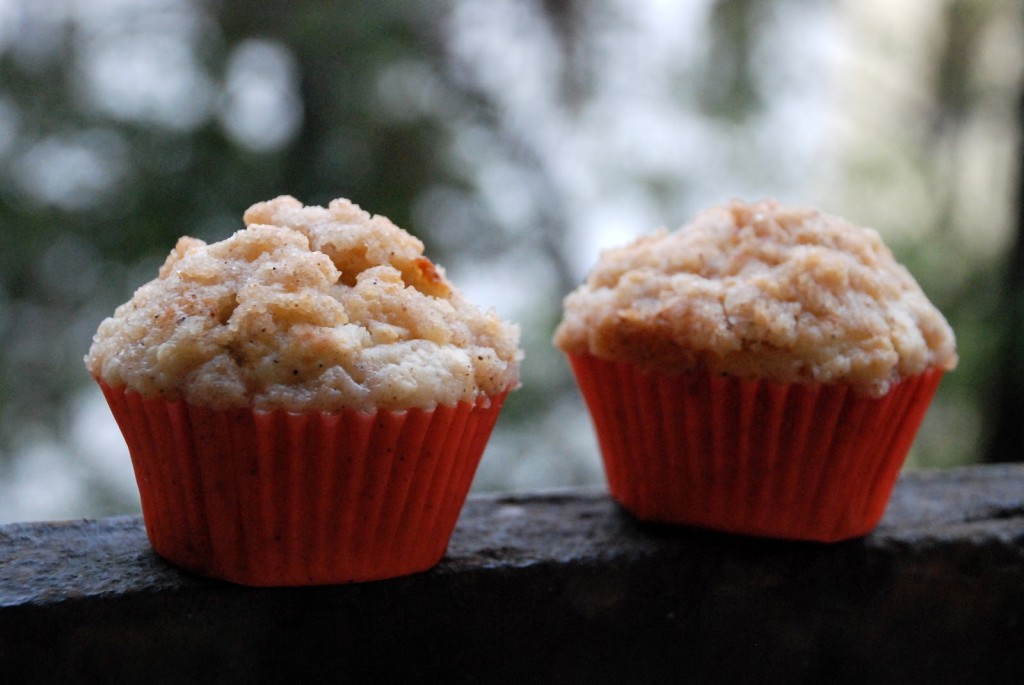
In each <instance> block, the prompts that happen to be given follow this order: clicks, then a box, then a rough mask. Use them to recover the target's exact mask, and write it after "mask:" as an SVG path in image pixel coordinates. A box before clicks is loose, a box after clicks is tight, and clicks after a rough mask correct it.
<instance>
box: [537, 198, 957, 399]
mask: <svg viewBox="0 0 1024 685" xmlns="http://www.w3.org/2000/svg"><path fill="white" fill-rule="evenodd" d="M564 310H565V313H564V318H563V321H562V322H561V324H560V325H559V327H558V329H557V331H556V333H555V342H556V344H557V345H558V346H559V347H560V348H561V349H562V350H564V351H566V352H569V353H590V354H592V355H594V356H597V357H600V358H604V359H610V360H617V361H625V362H631V363H635V364H637V365H640V366H641V367H644V368H647V369H650V370H659V371H661V372H670V373H672V372H679V371H684V370H689V369H694V368H706V369H709V370H711V371H713V372H720V373H726V374H731V375H736V376H741V377H752V376H753V377H760V378H766V379H769V380H773V381H777V382H782V383H792V382H819V383H830V382H836V381H842V382H847V383H851V384H853V385H854V386H855V387H857V388H858V390H860V391H862V392H864V393H866V394H869V395H872V396H881V395H884V394H886V393H887V392H888V390H889V388H890V386H891V385H892V383H893V382H895V381H897V380H898V379H899V378H900V377H905V376H911V375H915V374H918V373H921V372H923V371H924V370H925V369H926V368H928V367H930V366H936V367H941V368H943V369H952V368H953V367H954V366H956V362H957V356H956V349H955V348H956V343H955V339H954V336H953V332H952V330H951V329H950V327H949V324H948V323H947V322H946V320H945V318H943V316H942V314H941V313H939V311H938V310H937V309H936V308H935V307H934V306H933V305H932V304H931V302H929V301H928V299H927V297H926V296H925V295H924V293H923V292H922V291H921V288H920V287H919V286H918V284H917V282H916V281H915V280H914V278H913V277H912V276H911V275H910V273H909V272H908V271H907V270H906V269H905V268H904V267H903V266H901V265H900V264H898V263H897V262H896V260H895V259H894V257H893V255H892V253H891V252H890V250H889V249H888V248H887V247H886V246H885V245H884V244H883V243H882V240H881V238H880V237H879V235H878V233H877V232H876V231H874V230H872V229H869V228H860V227H857V226H854V225H852V224H850V223H849V222H847V221H844V220H843V219H840V218H837V217H834V216H829V215H827V214H824V213H821V212H818V211H816V210H813V209H804V208H790V207H783V206H781V205H779V204H778V203H776V202H774V201H764V202H758V203H753V204H741V203H738V202H734V203H732V204H729V205H726V206H723V207H716V208H713V209H710V210H707V211H705V212H703V213H701V214H699V215H697V216H696V217H695V218H694V219H693V221H692V222H691V223H689V224H688V225H686V226H684V227H682V228H681V229H679V230H678V231H674V232H666V231H664V230H662V231H659V232H657V233H655V234H654V235H650V236H647V237H643V238H640V239H638V240H636V241H634V242H632V243H631V244H629V245H626V246H624V247H621V248H618V249H613V250H609V251H607V252H605V253H603V254H602V256H601V259H600V260H599V263H598V264H597V265H596V266H595V268H594V269H593V270H592V271H591V273H590V274H589V275H588V277H587V279H586V282H585V283H584V284H583V285H582V286H580V287H579V288H578V289H577V290H575V291H574V292H573V293H571V294H569V295H568V296H567V297H566V299H565V306H564Z"/></svg>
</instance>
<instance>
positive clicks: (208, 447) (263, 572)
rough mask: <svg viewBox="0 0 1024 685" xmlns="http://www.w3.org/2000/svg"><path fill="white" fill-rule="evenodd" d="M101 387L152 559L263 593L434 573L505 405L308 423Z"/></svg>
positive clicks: (326, 417)
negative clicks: (125, 453)
mask: <svg viewBox="0 0 1024 685" xmlns="http://www.w3.org/2000/svg"><path fill="white" fill-rule="evenodd" d="M100 386H101V387H102V389H103V393H104V395H105V396H106V399H107V402H108V404H109V405H110V408H111V411H112V412H113V414H114V417H115V419H116V420H117V423H118V425H119V427H120V428H121V431H122V433H123V434H124V438H125V441H126V442H127V444H128V449H129V452H130V453H131V458H132V463H133V466H134V468H135V476H136V480H137V482H138V486H139V493H140V497H141V503H142V514H143V518H144V520H145V524H146V532H147V534H148V536H149V539H150V542H151V544H152V545H153V548H154V549H155V550H156V552H157V553H158V554H160V555H161V556H162V557H164V558H165V559H167V560H168V561H170V562H172V563H174V564H176V565H177V566H180V567H182V568H184V569H187V570H189V571H192V572H195V573H198V574H201V575H205V576H210V577H216V578H222V579H225V580H229V581H232V582H235V583H240V584H244V585H263V586H270V585H317V584H329V583H344V582H354V581H368V580H380V579H384V578H391V577H395V576H401V575H407V574H410V573H416V572H419V571H424V570H427V569H429V568H431V567H432V566H434V565H436V564H437V563H438V562H439V561H440V560H441V557H442V556H443V555H444V552H445V549H446V548H447V546H448V541H449V539H450V538H451V534H452V531H453V530H454V528H455V523H456V521H457V519H458V517H459V513H460V511H461V509H462V505H463V504H464V503H465V499H466V496H467V494H468V492H469V487H470V483H471V481H472V479H473V475H474V474H475V472H476V468H477V466H478V464H479V462H480V457H481V455H482V454H483V450H484V447H485V446H486V443H487V440H488V438H489V437H490V434H491V430H492V428H493V427H494V424H495V422H496V421H497V418H498V414H499V412H500V411H501V406H502V403H503V402H504V399H505V396H506V394H507V393H503V394H501V395H499V396H496V397H491V398H481V399H480V400H478V401H477V402H476V404H469V403H466V402H463V403H460V404H458V405H456V406H454V407H447V406H438V407H437V408H436V409H435V410H433V411H424V410H421V409H410V410H408V411H401V412H398V411H384V410H379V411H377V412H375V413H362V412H357V411H352V410H344V411H341V412H338V413H303V414H299V413H289V412H286V411H281V410H278V411H272V412H259V411H252V410H249V409H228V410H212V409H209V408H205V407H199V406H195V405H190V404H187V403H185V402H181V401H166V400H163V399H160V398H147V397H143V396H141V395H139V394H138V393H135V392H131V391H126V390H125V389H124V388H123V387H111V386H109V385H107V384H106V383H104V382H102V381H100Z"/></svg>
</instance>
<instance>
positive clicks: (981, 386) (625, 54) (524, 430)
mask: <svg viewBox="0 0 1024 685" xmlns="http://www.w3.org/2000/svg"><path fill="white" fill-rule="evenodd" d="M1022 36H1024V6H1022V5H1021V3H1020V2H1018V1H1017V0H947V1H942V0H922V1H920V2H917V1H915V2H898V3H897V2H889V0H686V1H680V2H672V1H671V0H422V1H399V0H375V1H372V2H371V1H366V2H353V1H349V0H327V1H324V0H295V1H292V2H287V3H283V2H270V1H264V0H218V1H213V0H208V1H206V2H199V1H198V0H77V1H73V0H47V1H46V2H38V1H36V0H0V522H4V521H15V520H38V519H52V518H70V517H81V516H97V515H103V514H109V513H131V512H136V511H138V502H137V494H136V492H135V486H134V482H133V480H132V475H131V467H130V464H129V461H128V456H127V451H126V449H125V447H124V444H123V442H122V440H121V437H120V434H119V433H118V432H117V429H116V426H114V424H113V421H112V419H111V418H110V416H109V413H108V412H107V409H106V406H105V405H104V404H103V400H102V398H101V396H100V394H99V391H98V389H97V388H96V387H94V384H93V383H92V381H91V380H90V379H89V377H88V376H87V374H86V372H85V370H84V367H83V365H82V356H83V355H84V353H85V351H86V350H87V348H88V346H89V342H90V339H91V336H92V333H93V332H94V331H95V329H96V327H97V325H98V324H99V322H100V321H101V320H102V318H103V317H105V316H107V315H108V314H110V313H111V312H112V311H113V309H114V307H115V306H116V305H117V304H119V303H121V302H122V301H124V300H126V299H127V298H128V297H129V296H130V295H131V293H132V291H133V290H134V289H135V288H136V287H138V286H139V285H141V284H142V283H143V282H145V281H147V280H149V279H151V278H152V277H153V276H155V273H156V269H157V266H158V265H159V264H160V263H161V262H162V260H163V258H164V257H165V256H166V254H167V252H168V251H169V250H170V249H171V247H172V246H173V245H174V242H175V240H176V239H177V237H178V236H180V235H183V234H187V235H193V236H196V237H199V238H203V239H205V240H207V241H216V240H220V239H222V238H225V237H227V236H228V235H229V234H230V233H232V232H233V231H235V230H237V229H238V228H240V227H241V214H242V212H243V211H244V210H245V208H246V207H248V206H249V205H250V204H252V203H253V202H256V201H259V200H264V199H269V198H271V197H274V196H276V195H280V194H290V195H294V196H295V197H297V198H299V199H301V200H302V201H304V202H306V203H315V204H325V203H326V202H328V201H329V200H331V199H332V198H335V197H348V198H350V199H352V200H354V201H355V202H357V203H358V204H360V205H361V206H363V207H364V208H365V209H367V210H368V211H371V212H373V213H379V214H384V215H386V216H388V217H390V218H391V219H392V220H394V221H395V222H396V223H398V224H399V225H400V226H403V227H405V228H407V229H408V230H409V231H410V232H412V233H414V234H415V235H417V236H419V237H420V238H421V239H422V240H423V241H424V242H425V243H426V244H427V250H428V252H427V253H428V255H430V256H431V257H432V258H433V259H434V261H437V262H439V263H441V264H443V265H444V266H445V267H446V268H447V270H448V273H449V275H450V277H451V278H452V280H453V281H455V283H456V284H458V285H459V286H460V287H461V288H462V289H463V290H464V291H466V293H467V295H468V296H469V297H470V298H471V299H473V300H475V301H476V302H478V303H480V304H482V305H484V306H491V307H494V308H495V309H496V310H497V311H498V312H499V313H501V314H502V315H503V316H504V317H506V318H510V319H513V320H516V321H518V322H519V323H520V324H521V326H522V329H523V334H524V338H523V343H524V347H525V350H526V360H525V365H524V377H523V387H522V389H521V390H520V391H519V392H517V393H515V394H514V395H513V396H512V397H511V399H510V401H509V403H508V407H507V410H506V411H505V413H504V414H503V416H502V419H501V421H500V423H499V426H498V429H497V432H496V434H495V436H494V438H493V439H492V441H491V444H490V446H489V448H488V451H487V453H486V454H485V456H484V460H483V463H482V465H481V468H480V471H479V474H478V477H477V479H476V481H475V483H474V489H475V490H476V491H484V490H496V489H506V490H508V489H514V490H521V489H534V488H543V487H557V486H567V485H577V484H594V483H600V482H602V474H601V469H600V464H599V459H598V456H597V448H596V444H595V441H594V438H593V436H592V434H591V432H590V426H589V423H588V419H587V417H586V414H585V412H584V410H583V408H582V405H581V402H580V400H579V397H578V395H577V393H576V390H575V387H574V385H573V383H572V381H571V377H570V374H569V370H568V367H567V365H566V364H565V363H564V361H563V359H562V358H561V356H560V355H559V353H557V351H556V350H555V349H554V348H553V347H552V346H551V344H550V336H551V333H552V331H553V328H554V326H555V324H556V323H557V321H558V318H559V316H560V307H561V299H562V297H563V295H564V294H565V293H566V292H567V291H568V290H570V289H571V288H572V287H574V286H575V285H576V284H577V283H579V282H580V281H581V280H582V278H583V276H584V274H585V272H586V270H587V268H588V266H589V265H590V264H592V263H593V261H594V260H595V259H596V257H597V254H598V252H599V250H601V249H603V248H606V247H609V246H612V245H615V244H618V243H622V242H624V241H626V240H628V239H630V238H632V237H634V236H636V235H639V234H642V233H647V232H650V231H651V230H653V229H654V228H656V227H659V226H667V227H670V228H674V227H676V226H678V225H680V224H682V223H684V222H685V221H686V220H687V219H688V218H689V217H690V216H691V215H692V214H693V213H694V212H696V211H698V210H699V209H702V208H703V207H705V206H707V205H711V204H717V203H721V202H724V201H727V200H729V199H732V198H741V199H757V198H761V197H767V196H773V197H777V198H778V199H780V200H782V201H784V202H789V203H798V204H808V205H816V206H819V207H821V208H823V209H825V210H827V211H829V212H831V213H835V214H839V215H843V216H845V217H847V218H849V219H851V220H853V221H854V222H857V223H861V224H865V225H870V226H873V227H875V228H877V229H878V230H879V231H880V232H881V233H882V235H883V237H884V238H885V240H886V241H887V243H888V244H889V245H890V246H891V247H892V248H893V250H894V251H895V252H896V253H897V255H898V257H899V258H900V259H901V260H902V261H904V262H905V263H906V264H907V265H908V267H909V268H910V269H911V271H912V272H913V273H914V274H915V275H916V276H917V278H918V280H919V281H920V282H921V284H922V286H923V287H924V289H925V291H926V292H927V293H928V294H929V296H930V297H931V298H932V300H933V301H934V302H935V303H936V304H937V305H938V306H939V308H940V309H941V310H942V311H943V312H945V313H946V314H947V316H948V318H949V320H950V322H951V323H952V324H953V327H954V328H955V330H956V332H957V335H958V339H959V346H960V353H961V364H960V367H959V369H958V370H957V371H956V372H955V373H953V374H950V375H948V376H947V378H946V380H945V381H944V382H943V385H942V387H941V389H940V391H939V394H938V397H937V399H936V401H935V404H934V405H933V408H932V410H931V412H930V414H929V416H928V418H927V419H926V422H925V425H924V427H923V429H922V432H921V435H920V437H919V439H918V441H917V443H916V444H915V446H914V449H913V452H912V455H911V458H910V460H909V462H908V465H907V468H943V467H949V466H953V465H962V464H969V463H975V462H984V461H1000V460H1014V459H1018V458H1019V456H1020V454H1021V452H1020V446H1021V444H1022V439H1021V438H1020V435H1019V432H1020V431H1021V430H1022V429H1024V420H1022V419H1024V414H1022V413H1021V412H1022V409H1021V407H1022V406H1024V392H1022V391H1021V388H1024V369H1022V366H1024V364H1022V359H1024V354H1022V351H1024V344H1022V343H1021V342H1020V331H1021V330H1024V325H1022V323H1021V322H1022V320H1024V304H1022V302H1024V296H1022V293H1024V286H1022V285H1021V282H1022V281H1024V274H1022V269H1021V267H1022V265H1024V258H1021V256H1020V255H1019V254H1018V252H1019V251H1020V250H1021V241H1020V240H1019V236H1018V233H1019V232H1020V228H1021V216H1022V214H1021V209H1020V204H1021V199H1022V195H1021V193H1020V191H1019V185H1020V183H1021V178H1022V176H1021V169H1022V157H1021V153H1020V147H1021V145H1020V142H1021V128H1022V123H1024V119H1022V114H1021V112H1022V109H1021V107H1020V99H1021V84H1022V83H1024V40H1022Z"/></svg>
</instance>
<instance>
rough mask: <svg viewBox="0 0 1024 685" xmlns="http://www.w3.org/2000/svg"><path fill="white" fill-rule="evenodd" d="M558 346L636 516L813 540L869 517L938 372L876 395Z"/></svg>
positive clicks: (611, 478)
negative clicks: (678, 368) (673, 369)
mask: <svg viewBox="0 0 1024 685" xmlns="http://www.w3.org/2000/svg"><path fill="white" fill-rule="evenodd" d="M569 359H570V363H571V365H572V367H573V371H574V373H575V375H576V379H577V382H578V384H579V386H580V390H581V393H582V395H583V398H584V400H585V402H586V404H587V407H588V409H589V410H590V414H591V418H592V420H593V423H594V427H595V430H596V433H597V438H598V443H599V445H600V449H601V453H602V459H603V462H604V467H605V473H606V476H607V480H608V485H609V490H610V492H611V495H612V497H613V498H614V499H615V500H617V501H618V502H619V503H620V504H621V505H622V506H623V507H624V508H625V509H626V510H627V511H628V512H630V513H631V514H633V515H634V516H635V517H636V518H638V519H640V520H644V521H652V522H662V523H674V524H685V525H693V526H699V527H704V528H709V529H714V530H720V531H727V532H732V533H741V534H746V535H755V536H764V537H774V538H786V539H798V540H815V541H821V542H833V541H838V540H844V539H848V538H854V537H859V536H862V535H866V534H867V533H869V532H870V531H871V530H872V529H873V528H874V527H875V526H876V525H877V523H878V521H879V520H880V519H881V517H882V514H883V513H884V510H885V507H886V505H887V504H888V501H889V497H890V495H891V494H892V489H893V487H894V485H895V482H896V479H897V477H898V476H899V472H900V469H901V468H902V466H903V463H904V461H905V459H906V456H907V453H908V452H909V450H910V446H911V443H912V442H913V440H914V436H915V435H916V433H917V429H918V427H919V426H920V424H921V421H922V419H923V418H924V415H925V412H926V411H927V409H928V406H929V404H930V402H931V399H932V396H933V395H934V393H935V390H936V388H937V387H938V384H939V381H940V380H941V377H942V374H943V371H942V370H941V369H937V368H933V369H929V370H927V371H926V372H924V373H923V374H921V375H919V376H914V377H909V378H905V379H903V380H901V381H900V382H899V383H897V384H895V385H894V386H893V388H892V389H891V390H890V392H889V393H888V394H887V395H885V396H884V397H881V398H877V399H876V398H868V397H863V396H861V395H858V394H857V393H856V392H855V391H854V390H852V389H851V388H850V387H848V386H844V385H839V384H830V385H822V384H778V383H771V382H767V381H759V380H749V379H739V378H734V377H728V376H720V375H715V374H711V373H707V372H700V371H697V372H690V373H684V374H678V375H672V376H669V375H658V374H650V373H643V372H641V371H639V370H638V369H637V368H636V367H634V366H632V365H630V364H626V363H619V362H611V361H607V360H602V359H598V358H596V357H593V356H591V355H585V354H584V355H569Z"/></svg>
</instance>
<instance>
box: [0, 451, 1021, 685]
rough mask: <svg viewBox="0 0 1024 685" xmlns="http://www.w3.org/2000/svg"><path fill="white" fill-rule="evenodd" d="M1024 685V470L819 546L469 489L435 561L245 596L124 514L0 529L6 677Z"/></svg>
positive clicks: (599, 502) (945, 481)
mask: <svg viewBox="0 0 1024 685" xmlns="http://www.w3.org/2000/svg"><path fill="white" fill-rule="evenodd" d="M283 679H287V680H288V681H295V682H323V681H329V682H396V681H400V682H423V681H428V682H431V681H437V680H440V681H442V682H467V683H469V682H473V683H477V682H517V683H518V682H531V683H537V682H557V683H631V682H642V683H648V682H651V683H658V682H750V683H752V682H771V683H790V682H807V683H811V682H813V683H825V682H829V683H835V682H851V683H852V682H857V683H862V682H900V683H916V682H929V683H944V682H957V683H971V682H983V683H1001V682H1006V683H1021V682H1024V465H1004V466H988V467H975V468H968V469H960V470H953V471H942V472H920V473H910V474H907V475H905V476H904V477H903V478H902V479H901V481H900V482H899V484H898V486H897V489H896V491H895V493H894V495H893V499H892V502H891V503H890V506H889V509H888V510H887V512H886V516H885V518H884V519H883V522H882V524H881V525H880V526H879V527H878V529H877V530H876V531H875V532H874V533H872V534H871V535H869V536H868V537H866V538H864V539H861V540H853V541H849V542H843V543H838V544H833V545H821V544H814V543H794V542H783V541H772V540H763V539H752V538H745V537H740V536H732V535H725V534H718V533H712V532H707V531H700V530H695V529H687V528H671V527H666V526H648V525H642V524H638V523H636V522H634V521H633V520H632V519H630V518H629V516H628V515H626V514H625V513H624V512H623V511H622V510H621V509H620V508H619V507H618V506H616V505H615V504H614V503H613V502H612V501H611V500H610V499H609V498H608V497H607V495H605V494H604V493H603V492H601V491H598V490H571V491H557V492H540V493H531V494H523V495H507V496H504V495H503V496H474V497H471V498H470V500H469V501H468V502H467V504H466V507H465V510H464V512H463V516H462V518H461V519H460V522H459V526H458V528H457V529H456V531H455V535H454V536H453V538H452V541H451V544H450V546H449V550H448V555H447V556H446V558H445V559H444V560H443V561H442V563H441V564H440V565H439V566H438V567H437V568H435V569H433V570H431V571H429V572H427V573H422V574H418V575H415V576H410V577H406V578H399V579H395V580H389V581H381V582H375V583H365V584H356V585H342V586H322V587H312V588H288V589H284V588H282V589H252V588H243V587H238V586H233V585H230V584H227V583H223V582H219V581H213V580H207V579H203V578H199V577H195V576H192V575H189V574H186V573H183V572H180V571H178V570H176V569H175V568H173V567H171V566H170V565H168V564H166V563H165V562H163V561H162V560H161V559H159V558H158V557H157V556H156V555H155V554H154V553H153V552H152V551H151V549H150V547H149V544H148V542H147V540H146V536H145V531H144V529H143V527H142V522H141V520H140V519H139V518H137V517H113V518H105V519H99V520H81V521H68V522H47V523H25V524H15V525H7V526H0V681H3V682H10V683H16V682H150V683H161V682H168V683H170V682H219V683H235V682H239V683H241V682H247V683H248V682H267V681H273V682H279V681H281V680H283Z"/></svg>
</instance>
